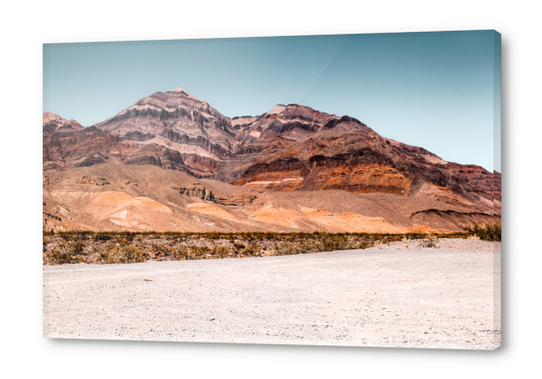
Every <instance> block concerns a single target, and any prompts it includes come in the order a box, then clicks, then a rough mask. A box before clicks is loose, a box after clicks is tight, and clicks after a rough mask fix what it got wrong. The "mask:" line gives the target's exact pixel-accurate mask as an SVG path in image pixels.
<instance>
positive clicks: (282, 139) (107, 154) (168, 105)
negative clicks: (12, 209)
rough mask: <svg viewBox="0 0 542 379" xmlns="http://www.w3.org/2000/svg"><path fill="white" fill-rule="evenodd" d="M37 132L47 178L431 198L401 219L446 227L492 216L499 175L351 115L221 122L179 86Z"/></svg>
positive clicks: (284, 112)
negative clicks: (171, 174)
mask: <svg viewBox="0 0 542 379" xmlns="http://www.w3.org/2000/svg"><path fill="white" fill-rule="evenodd" d="M43 133H44V134H43V135H44V147H43V161H44V165H43V167H44V170H46V171H49V170H53V171H67V170H72V169H76V168H78V167H90V166H95V165H101V164H108V165H111V164H113V165H128V166H134V165H139V166H142V165H153V166H157V167H159V168H162V169H170V170H176V171H182V172H184V173H187V174H189V175H190V176H192V177H194V178H199V179H213V180H217V181H220V182H225V183H229V184H233V185H234V186H236V187H240V188H243V190H244V191H264V192H269V191H271V192H273V191H278V192H297V191H301V192H307V191H313V192H314V191H316V192H318V191H332V190H341V191H347V192H350V193H353V194H366V195H370V194H390V196H396V197H397V199H400V198H401V197H405V196H406V197H413V198H414V197H418V198H421V197H420V196H422V195H423V194H428V193H430V194H431V196H435V198H439V199H440V200H439V201H440V203H441V204H442V205H443V206H440V207H439V206H434V204H433V203H432V205H431V207H432V208H429V204H427V207H423V206H421V205H420V207H418V208H412V209H410V208H409V209H410V210H409V211H408V212H410V213H408V212H407V213H405V216H404V217H407V216H408V217H413V218H416V219H420V220H421V219H423V221H424V222H426V223H428V225H429V224H431V223H433V224H434V225H437V224H439V225H447V226H448V227H449V226H450V225H451V224H450V223H452V224H454V223H455V224H454V225H455V226H456V227H457V226H458V225H459V224H458V223H459V222H460V221H461V220H462V221H461V222H463V221H465V220H468V218H469V217H470V216H468V215H467V216H465V215H466V214H469V213H472V217H471V218H472V219H477V220H478V219H480V218H481V217H482V216H480V214H486V215H488V217H489V215H491V217H493V215H494V214H497V215H498V217H499V218H500V199H501V193H500V180H501V179H500V178H501V176H500V173H497V172H494V173H490V172H488V171H487V170H485V169H484V168H483V167H480V166H476V165H461V164H457V163H453V162H447V161H445V160H443V159H442V158H440V157H439V156H437V155H436V154H434V153H432V152H430V151H428V150H426V149H424V148H423V147H417V146H411V145H407V144H404V143H402V142H398V141H395V140H393V139H390V138H386V137H383V136H380V135H379V134H378V133H376V132H375V131H374V130H373V129H371V128H370V127H368V126H367V125H366V124H364V123H363V122H361V121H359V120H357V119H355V118H352V117H349V116H342V117H339V116H336V115H333V114H329V113H325V112H321V111H318V110H315V109H313V108H310V107H307V106H304V105H301V104H287V105H285V104H277V105H276V106H275V107H273V108H272V109H270V110H269V111H268V112H265V113H263V114H261V115H257V116H239V117H237V116H236V117H233V118H229V117H226V116H224V115H222V114H221V113H220V112H219V111H218V110H216V109H214V108H213V107H212V106H211V105H210V104H208V103H207V102H205V101H201V100H199V99H198V98H196V97H195V96H193V95H191V94H190V93H189V92H187V91H186V90H184V89H183V88H180V87H179V88H176V89H174V90H171V91H167V92H155V93H153V94H151V95H150V96H147V97H144V98H142V99H140V100H138V101H137V102H136V103H134V104H133V105H132V106H130V107H128V108H125V109H123V110H122V111H120V112H119V113H118V114H116V115H115V116H113V117H111V118H108V119H106V120H104V121H102V122H100V123H97V124H94V125H92V126H89V127H86V128H85V127H82V126H81V125H80V124H78V123H77V122H76V121H74V120H64V119H62V118H61V117H60V116H58V115H56V114H53V113H45V114H44V116H43ZM247 193H248V192H247ZM421 194H422V195H421ZM424 196H425V195H424ZM369 197H370V196H369ZM386 201H387V200H386ZM420 204H421V203H420ZM495 204H497V205H495ZM219 205H220V204H219ZM495 206H496V207H497V208H495V209H496V211H495V209H493V208H494V207H495ZM296 209H297V208H296ZM299 209H301V208H299ZM299 209H298V211H296V212H299ZM405 212H406V211H405ZM424 212H425V213H424ZM439 212H440V213H439ZM446 212H448V213H446ZM454 212H455V213H454ZM495 212H497V213H495ZM482 218H483V217H482ZM437 219H446V220H448V221H446V222H444V224H443V223H442V222H440V221H438V220H437ZM452 219H453V220H455V221H453V222H452V221H450V220H452ZM402 220H403V221H402V222H403V223H404V222H406V221H404V220H406V218H403V219H402ZM428 220H429V221H428ZM435 220H436V221H435ZM437 221H438V222H437ZM307 225H308V224H307Z"/></svg>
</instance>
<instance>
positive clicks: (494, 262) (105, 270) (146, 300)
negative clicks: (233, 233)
mask: <svg viewBox="0 0 542 379" xmlns="http://www.w3.org/2000/svg"><path fill="white" fill-rule="evenodd" d="M420 243H422V242H421V241H409V242H402V243H401V242H399V243H392V244H390V245H384V246H378V247H373V248H370V249H365V250H349V251H336V252H327V253H318V254H307V255H291V256H283V257H264V258H243V259H218V260H195V261H179V262H175V261H171V262H146V263H135V264H126V265H87V264H76V265H62V266H44V268H43V270H44V271H43V272H44V281H43V283H44V285H43V299H44V316H43V317H44V320H43V321H44V330H43V333H44V336H45V337H49V338H92V339H131V340H160V341H198V342H237V343H272V344H304V345H307V344H317V345H346V346H387V347H425V348H461V349H494V348H496V347H497V346H499V345H500V301H499V299H500V243H491V242H483V241H476V240H458V239H454V240H448V239H441V240H438V241H437V246H439V247H438V248H423V247H420V245H419V244H420ZM407 245H408V247H407Z"/></svg>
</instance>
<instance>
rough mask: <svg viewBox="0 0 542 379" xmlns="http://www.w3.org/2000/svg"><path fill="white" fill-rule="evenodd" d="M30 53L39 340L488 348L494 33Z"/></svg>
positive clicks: (495, 293) (494, 198) (494, 187)
mask: <svg viewBox="0 0 542 379" xmlns="http://www.w3.org/2000/svg"><path fill="white" fill-rule="evenodd" d="M43 57H44V60H43V81H44V93H43V99H44V103H43V104H44V105H43V108H44V109H43V129H42V130H43V334H44V336H45V337H49V338H78V339H116V340H147V341H183V342H186V341H188V342H190V341H195V342H224V343H263V344H298V345H342V346H378V347H408V348H412V347H417V348H447V349H494V348H496V347H498V346H499V345H500V344H501V328H500V325H501V322H500V240H501V174H500V171H501V169H500V35H499V34H498V33H497V32H495V31H458V32H432V33H397V34H365V35H332V36H297V37H266V38H234V39H201V40H168V41H140V42H102V43H71V44H46V45H44V47H43Z"/></svg>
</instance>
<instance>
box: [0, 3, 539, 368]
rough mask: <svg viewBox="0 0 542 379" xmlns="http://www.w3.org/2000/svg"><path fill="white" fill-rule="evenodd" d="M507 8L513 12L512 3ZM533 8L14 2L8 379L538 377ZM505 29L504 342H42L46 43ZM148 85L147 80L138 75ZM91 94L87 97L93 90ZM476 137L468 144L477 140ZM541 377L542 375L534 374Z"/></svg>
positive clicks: (6, 6)
mask: <svg viewBox="0 0 542 379" xmlns="http://www.w3.org/2000/svg"><path fill="white" fill-rule="evenodd" d="M501 4H502V5H501ZM535 4H536V3H535V2H534V1H507V2H504V1H503V2H499V1H473V0H470V1H461V0H459V1H457V0H456V1H453V2H448V1H378V2H376V1H373V2H371V3H370V4H362V3H361V2H358V1H338V0H335V1H326V2H316V1H297V2H296V1H282V0H281V1H272V2H269V1H265V2H264V1H262V2H251V1H216V0H212V1H205V2H195V1H192V2H184V1H169V2H162V1H136V0H132V1H116V2H114V1H111V0H109V1H102V0H96V1H91V2H74V1H47V2H34V3H32V2H18V3H16V2H13V1H10V2H3V4H2V7H1V12H0V19H1V22H0V31H1V34H0V38H1V42H2V43H1V45H0V46H1V49H0V78H1V81H0V97H1V102H0V104H1V108H0V109H1V113H0V143H1V149H0V154H1V160H0V162H1V165H2V171H1V173H0V177H1V179H0V191H1V192H0V196H1V197H0V198H1V201H2V203H1V213H0V220H1V222H2V228H0V230H1V236H0V237H1V241H2V244H1V247H0V257H1V264H0V270H1V271H0V284H1V286H0V288H1V298H0V299H1V300H0V301H1V302H0V321H1V322H0V331H1V332H0V333H1V341H2V344H1V346H2V349H3V352H2V355H0V357H1V362H2V365H1V366H0V372H1V374H0V375H2V376H3V377H7V378H11V377H21V378H22V377H37V376H39V377H45V378H49V377H51V378H53V377H54V378H68V377H69V378H73V377H77V378H93V377H96V376H100V377H113V376H115V377H122V378H152V377H166V376H167V377H169V376H175V377H180V376H187V375H190V376H194V377H216V376H221V377H227V378H230V377H231V378H239V377H258V378H259V377H264V378H266V377H279V376H280V377H282V376H285V377H298V378H304V377H309V376H310V377H316V378H320V377H321V378H323V377H361V376H372V377H377V378H381V377H382V378H387V377H398V376H400V377H401V378H405V377H406V378H410V377H412V378H429V377H438V378H455V377H467V378H469V377H477V378H481V377H525V376H529V377H533V376H536V375H538V374H540V371H541V370H540V368H539V364H538V359H539V357H540V354H539V353H540V351H539V350H540V347H539V346H540V338H541V333H540V328H541V322H540V319H541V317H540V316H541V315H540V310H541V307H540V305H539V302H540V300H541V295H540V290H541V289H542V287H541V281H540V279H539V278H540V276H541V273H540V271H541V268H542V265H541V263H542V259H541V256H542V252H541V250H542V249H540V247H539V244H535V240H536V239H537V238H541V236H540V234H541V232H542V229H541V228H540V226H539V224H538V221H539V219H540V218H539V215H540V214H541V209H540V208H541V207H540V188H541V186H540V184H541V180H540V176H541V173H540V166H539V164H538V163H539V162H540V155H539V154H540V147H539V146H540V142H539V141H540V136H541V132H540V129H541V127H542V123H541V120H540V119H541V114H542V112H540V103H541V94H540V90H541V85H542V81H541V72H540V69H541V66H542V62H541V53H540V46H541V41H540V35H541V33H540V31H539V27H540V12H539V11H538V10H537V9H536V8H535ZM466 29H496V30H497V31H499V32H501V33H502V43H503V48H502V52H503V65H502V66H503V169H502V171H503V201H504V211H503V227H504V232H503V238H504V240H505V242H504V243H503V256H504V257H503V283H504V288H503V336H502V338H503V346H502V347H501V348H500V349H498V350H496V351H494V352H479V351H452V350H414V349H404V350H401V349H378V348H329V347H324V348H323V347H294V346H264V345H220V344H188V343H145V342H104V341H69V340H45V339H42V338H41V240H40V230H41V180H42V177H41V171H40V170H41V163H40V159H41V111H42V109H41V90H42V87H41V64H42V62H41V53H42V51H41V44H42V43H52V42H83V41H104V40H142V39H145V40H147V39H175V38H194V37H199V38H202V37H222V36H224V37H226V36H227V37H238V36H268V35H299V34H339V33H374V32H402V31H404V32H406V31H434V30H466ZM134 80H137V78H134ZM81 90H82V91H84V88H81ZM465 138H468V136H465ZM537 372H538V374H536V373H537Z"/></svg>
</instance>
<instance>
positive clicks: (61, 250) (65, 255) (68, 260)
mask: <svg viewBox="0 0 542 379" xmlns="http://www.w3.org/2000/svg"><path fill="white" fill-rule="evenodd" d="M84 249H85V243H84V242H83V241H61V242H60V243H59V244H58V246H56V247H55V248H54V249H53V251H52V252H51V254H50V255H49V261H50V264H52V265H62V264H72V263H79V262H81V260H82V256H83V255H84Z"/></svg>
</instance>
